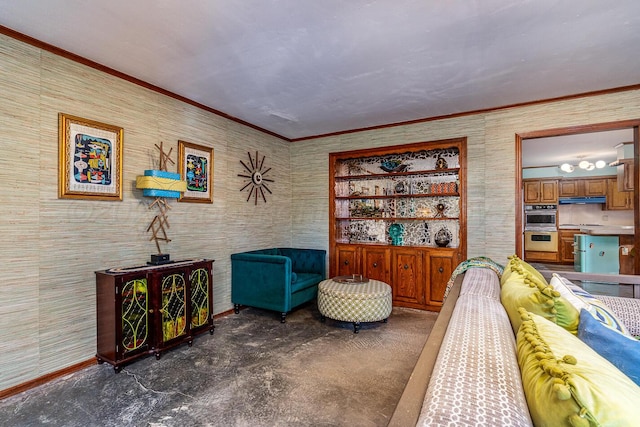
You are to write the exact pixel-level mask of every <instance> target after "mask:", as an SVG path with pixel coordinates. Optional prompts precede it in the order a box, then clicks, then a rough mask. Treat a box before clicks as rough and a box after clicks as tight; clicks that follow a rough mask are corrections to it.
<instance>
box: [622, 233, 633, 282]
mask: <svg viewBox="0 0 640 427" xmlns="http://www.w3.org/2000/svg"><path fill="white" fill-rule="evenodd" d="M634 240H635V239H634V236H633V235H620V254H619V258H620V274H635V266H634V257H635V254H636V251H635V250H634V249H633V248H634V246H633V245H634V244H635V241H634Z"/></svg>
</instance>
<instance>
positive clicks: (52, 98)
mask: <svg viewBox="0 0 640 427" xmlns="http://www.w3.org/2000/svg"><path fill="white" fill-rule="evenodd" d="M0 70H2V72H1V73H0V93H1V94H2V102H0V129H2V132H0V190H1V191H2V196H1V197H2V207H1V208H0V232H1V235H2V243H0V254H1V255H2V263H0V277H2V284H0V324H1V325H2V327H1V328H0V390H3V389H6V388H9V387H12V386H15V385H17V384H21V383H24V382H26V381H29V380H32V379H34V378H38V377H40V376H42V375H45V374H47V373H50V372H54V371H56V370H59V369H62V368H64V367H67V366H70V365H72V364H75V363H79V362H82V361H85V360H88V359H90V358H92V357H93V356H94V354H95V345H96V344H95V278H94V271H96V270H101V269H105V268H109V267H116V266H131V265H138V264H141V263H144V262H146V260H147V259H148V258H149V254H151V253H155V251H156V249H155V244H154V243H153V242H152V241H150V240H149V237H150V235H149V234H148V233H146V228H147V225H148V224H149V221H151V219H152V218H153V215H154V212H153V211H150V210H149V209H148V203H149V201H148V200H145V199H144V198H143V197H142V193H141V191H139V190H137V189H135V178H136V176H137V175H140V174H142V173H143V171H144V170H145V169H150V168H154V167H157V159H158V155H157V150H156V148H155V147H154V144H158V143H159V142H160V141H162V142H164V144H165V147H174V151H173V158H174V160H176V161H177V142H178V140H179V139H180V140H185V141H188V142H192V143H196V144H201V145H206V146H211V147H213V149H214V190H213V198H214V202H213V204H196V203H177V202H175V201H172V202H170V205H171V210H170V212H169V224H170V226H171V228H170V229H169V230H168V234H169V237H170V238H171V239H172V242H171V243H169V244H168V245H163V246H162V247H163V250H165V251H166V252H169V253H170V254H171V256H172V258H173V259H181V258H191V257H207V258H213V259H215V260H216V261H215V263H214V299H215V302H214V311H215V312H216V313H221V312H223V311H226V310H228V309H230V308H231V302H230V274H231V272H230V262H229V256H230V254H231V253H234V252H239V251H244V250H249V249H257V248H264V247H273V246H288V245H293V246H297V247H310V248H321V249H328V247H327V245H328V175H327V173H328V153H329V152H332V151H341V150H348V149H349V150H350V149H357V148H368V147H376V146H385V145H395V144H404V143H409V142H418V141H428V140H435V139H444V138H452V137H459V136H466V137H467V138H468V165H467V166H468V198H467V203H468V255H469V256H476V255H487V256H490V257H494V258H495V259H496V260H504V259H505V258H506V256H507V255H509V254H511V253H512V252H513V251H514V225H513V224H514V220H515V212H514V206H515V201H514V199H513V194H514V191H515V190H514V173H515V168H514V158H515V143H514V141H515V134H516V133H519V132H526V131H532V130H540V129H545V128H556V127H562V126H571V125H581V124H586V123H595V122H606V121H615V120H623V119H632V118H639V117H640V92H639V91H633V92H625V93H618V94H612V95H605V96H598V97H593V98H588V99H577V100H572V101H564V102H556V103H553V104H545V105H540V106H535V107H523V108H516V109H511V110H504V111H499V112H495V113H489V114H481V115H474V116H467V117H461V118H455V119H450V120H440V121H434V122H427V123H422V124H415V125H410V126H401V127H394V128H388V129H383V130H377V131H368V132H360V133H353V134H347V135H342V136H336V137H330V138H323V139H316V140H311V141H303V142H297V143H294V144H290V143H288V142H284V141H282V140H280V139H277V138H274V137H271V136H269V135H265V134H263V133H260V132H258V131H255V130H253V129H251V128H248V127H245V126H242V125H240V124H237V123H235V122H231V121H228V120H226V119H223V118H221V117H219V116H216V115H213V114H211V113H208V112H205V111H202V110H199V109H197V108H195V107H193V106H190V105H187V104H184V103H182V102H179V101H176V100H174V99H172V98H168V97H166V96H163V95H159V94H157V93H154V92H151V91H149V90H147V89H144V88H141V87H139V86H136V85H134V84H131V83H128V82H125V81H123V80H119V79H117V78H115V77H112V76H109V75H106V74H103V73H101V72H98V71H96V70H93V69H90V68H87V67H85V66H83V65H79V64H77V63H74V62H71V61H69V60H66V59H63V58H60V57H58V56H55V55H53V54H51V53H49V52H46V51H41V50H40V49H37V48H35V47H32V46H30V45H26V44H24V43H21V42H19V41H16V40H14V39H11V38H9V37H6V36H3V35H0ZM60 112H64V113H66V114H71V115H76V116H80V117H84V118H87V119H93V120H97V121H100V122H104V123H108V124H111V125H116V126H120V127H123V128H124V173H123V178H124V179H123V181H124V188H123V201H122V202H106V201H91V200H68V199H64V200H60V199H58V198H57V194H58V193H57V179H58V113H60ZM256 150H258V151H259V152H260V154H261V155H266V156H267V158H266V164H267V166H269V167H272V168H273V169H272V171H271V172H269V173H270V174H271V178H273V179H275V181H276V182H275V183H274V184H273V186H272V189H273V194H272V195H268V202H267V203H266V204H264V203H262V202H260V203H258V206H254V205H253V203H247V202H245V199H246V193H240V191H239V189H240V188H241V186H242V182H243V180H242V178H239V177H238V176H237V174H238V173H241V172H242V166H241V165H240V163H239V160H240V159H243V160H244V159H246V158H247V151H252V152H255V151H256ZM169 170H170V171H177V167H176V166H171V167H170V168H169Z"/></svg>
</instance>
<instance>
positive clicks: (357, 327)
mask: <svg viewBox="0 0 640 427" xmlns="http://www.w3.org/2000/svg"><path fill="white" fill-rule="evenodd" d="M359 330H360V322H353V333H354V334H357V333H358V331H359Z"/></svg>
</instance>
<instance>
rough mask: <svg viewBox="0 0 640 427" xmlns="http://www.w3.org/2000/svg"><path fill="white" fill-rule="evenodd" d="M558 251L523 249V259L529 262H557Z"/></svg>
mask: <svg viewBox="0 0 640 427" xmlns="http://www.w3.org/2000/svg"><path fill="white" fill-rule="evenodd" d="M558 255H559V253H558V252H542V251H527V250H525V251H524V259H525V261H530V262H558V259H559V256H558Z"/></svg>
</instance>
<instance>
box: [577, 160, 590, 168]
mask: <svg viewBox="0 0 640 427" xmlns="http://www.w3.org/2000/svg"><path fill="white" fill-rule="evenodd" d="M578 167H579V168H580V169H587V168H588V167H589V162H587V161H586V160H583V161H581V162H580V163H578Z"/></svg>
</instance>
